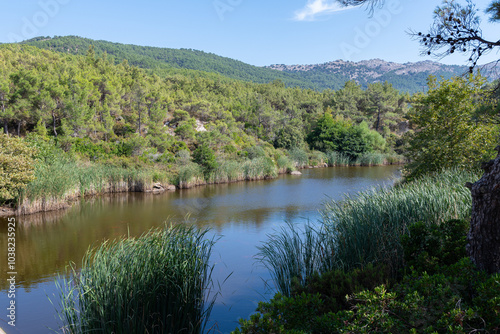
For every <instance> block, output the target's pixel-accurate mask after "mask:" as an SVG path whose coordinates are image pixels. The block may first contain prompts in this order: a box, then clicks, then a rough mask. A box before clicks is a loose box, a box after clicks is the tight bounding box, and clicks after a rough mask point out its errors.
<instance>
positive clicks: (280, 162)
mask: <svg viewBox="0 0 500 334" xmlns="http://www.w3.org/2000/svg"><path fill="white" fill-rule="evenodd" d="M276 167H277V168H278V173H279V174H285V173H289V172H291V171H293V170H294V167H293V162H292V161H291V160H290V159H289V158H288V157H287V156H285V155H280V156H279V157H278V159H276Z"/></svg>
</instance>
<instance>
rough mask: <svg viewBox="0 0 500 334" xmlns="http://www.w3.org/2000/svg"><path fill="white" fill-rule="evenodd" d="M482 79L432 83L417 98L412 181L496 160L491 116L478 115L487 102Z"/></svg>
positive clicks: (411, 114)
mask: <svg viewBox="0 0 500 334" xmlns="http://www.w3.org/2000/svg"><path fill="white" fill-rule="evenodd" d="M484 83H485V79H484V78H482V77H480V76H479V75H476V76H473V75H470V76H469V77H468V78H462V77H455V78H452V79H450V80H444V81H442V82H441V83H439V84H438V82H437V80H436V78H434V77H431V78H430V79H429V81H428V85H429V91H428V93H427V94H425V95H424V94H420V95H417V96H416V97H415V98H414V101H413V108H412V109H411V111H410V112H409V114H408V118H409V119H410V121H411V123H412V125H414V126H416V127H417V129H418V130H417V131H416V132H415V133H413V134H412V135H411V136H410V140H409V147H408V151H407V152H406V156H407V158H408V159H409V160H411V161H412V162H411V163H410V164H409V165H408V167H407V170H408V171H409V172H410V174H409V175H408V177H409V178H413V177H418V176H420V175H422V174H425V173H428V172H436V171H439V170H441V169H442V168H449V167H460V168H462V169H470V168H478V167H479V166H480V165H481V162H483V161H486V160H489V159H491V158H492V157H494V155H495V151H494V148H495V146H496V141H497V140H496V137H497V128H496V127H495V126H494V125H492V124H491V122H490V120H491V119H490V117H489V116H488V115H481V114H478V113H476V112H475V111H476V110H477V108H478V107H479V106H481V105H482V104H483V103H485V102H486V100H487V97H486V92H485V91H484V90H483V89H482V87H483V85H484Z"/></svg>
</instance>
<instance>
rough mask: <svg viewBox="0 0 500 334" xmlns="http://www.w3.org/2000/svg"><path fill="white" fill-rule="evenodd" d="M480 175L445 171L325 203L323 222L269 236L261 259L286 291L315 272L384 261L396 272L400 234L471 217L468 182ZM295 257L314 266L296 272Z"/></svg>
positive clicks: (400, 257)
mask: <svg viewBox="0 0 500 334" xmlns="http://www.w3.org/2000/svg"><path fill="white" fill-rule="evenodd" d="M479 177H480V174H479V173H477V172H466V171H459V170H447V171H443V172H441V173H439V174H434V175H429V176H425V177H422V178H420V179H417V180H415V181H412V182H411V183H407V184H402V185H399V186H396V187H394V188H392V189H387V188H381V189H377V190H375V189H373V190H370V191H365V192H361V193H359V194H357V195H356V196H347V197H346V198H345V199H344V200H343V201H341V202H335V201H330V202H327V203H326V204H325V206H324V208H323V209H322V212H321V213H322V219H321V222H320V224H319V226H316V227H315V228H312V227H308V228H307V229H306V232H305V233H299V232H297V231H296V228H294V227H289V228H288V230H289V231H288V232H287V231H281V232H280V233H278V234H276V235H272V236H270V238H269V240H268V241H267V242H265V243H264V245H263V246H262V247H261V253H260V255H261V260H262V262H263V263H264V264H265V265H266V266H267V267H268V268H269V269H270V271H271V273H272V276H273V278H274V279H275V284H276V285H277V287H278V288H279V289H280V291H281V292H283V293H285V294H286V293H287V292H288V291H289V287H290V284H291V282H292V280H293V279H294V278H298V279H299V281H301V282H302V283H304V282H305V281H306V280H307V279H308V278H309V277H310V272H311V271H314V270H316V271H317V272H318V273H323V272H325V271H329V270H333V269H342V270H345V271H349V270H352V269H354V268H359V267H361V268H362V267H365V266H366V265H368V264H370V263H372V264H379V263H383V264H386V265H388V266H389V268H391V269H392V272H393V274H396V273H397V271H398V269H399V268H401V267H402V265H403V250H402V245H401V236H402V235H403V234H405V233H407V232H408V227H409V225H411V224H413V223H415V222H418V221H423V222H425V223H437V224H440V223H443V222H445V221H448V220H450V219H466V218H468V217H469V216H470V210H471V195H470V191H469V190H468V189H467V188H465V187H464V184H465V183H466V182H473V181H475V180H477V179H479ZM304 259H306V260H304ZM294 261H299V262H300V265H299V266H302V267H303V268H312V269H307V270H306V269H303V270H298V269H297V265H295V264H294V263H295V262H294ZM310 262H311V263H310Z"/></svg>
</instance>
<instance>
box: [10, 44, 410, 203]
mask: <svg viewBox="0 0 500 334" xmlns="http://www.w3.org/2000/svg"><path fill="white" fill-rule="evenodd" d="M408 101H409V96H408V95H407V94H402V93H399V92H398V91H397V90H395V89H394V88H393V87H392V86H391V85H390V84H388V83H376V84H372V85H370V86H369V87H368V89H366V90H363V89H361V87H360V86H359V85H357V84H356V83H354V82H348V83H346V84H345V87H344V88H343V89H341V90H339V91H331V90H325V91H322V92H319V91H314V90H310V89H300V88H287V87H285V85H284V84H283V83H282V82H279V81H274V82H272V83H268V84H256V83H249V82H243V81H237V80H233V79H229V78H224V77H220V76H217V77H214V76H201V75H200V76H199V77H192V76H183V75H181V74H175V75H174V74H172V75H166V76H165V77H161V78H160V77H159V76H157V75H154V74H151V73H149V72H147V71H145V70H142V69H139V68H137V67H133V66H130V65H129V64H128V63H127V62H126V61H124V62H123V63H120V64H118V65H116V64H115V60H110V59H108V58H107V56H106V55H105V54H103V55H102V56H100V57H98V56H96V55H95V54H94V50H93V49H92V48H90V49H89V50H88V52H87V55H86V56H71V55H67V54H61V53H56V52H51V51H46V50H40V49H37V48H35V47H31V46H27V45H2V46H0V106H1V112H0V123H1V124H2V126H3V132H4V134H5V135H8V136H11V137H12V136H15V137H18V138H21V139H20V140H21V142H24V143H25V144H26V145H27V147H29V149H30V150H31V149H33V150H34V151H33V152H31V153H29V154H24V155H26V156H27V157H26V159H28V158H29V159H33V164H32V167H33V168H34V169H33V171H32V173H33V178H34V180H32V179H30V178H26V179H23V180H22V182H17V183H15V185H14V184H11V185H10V186H11V187H14V188H15V189H11V190H9V191H5V192H2V196H1V198H0V201H1V202H2V203H3V204H4V205H5V204H6V205H10V206H15V207H17V208H18V210H17V212H18V213H31V212H35V211H40V210H42V211H45V210H50V209H57V208H60V207H64V206H66V205H67V202H68V201H70V200H72V199H75V198H78V197H81V196H86V195H94V194H99V193H104V192H119V191H151V190H153V188H154V187H156V188H154V189H160V190H161V189H165V188H166V187H167V186H168V185H175V186H177V187H179V188H189V187H192V186H196V185H201V184H207V183H222V182H233V181H240V180H257V179H266V178H273V177H276V176H277V175H278V174H279V173H286V172H290V171H293V170H295V169H298V168H304V167H308V166H311V167H320V166H327V165H330V166H347V165H356V166H361V165H363V166H371V165H380V164H386V163H400V162H402V161H403V160H404V158H403V157H402V155H401V154H402V153H403V151H404V146H405V139H404V137H403V133H404V132H406V131H407V130H408V126H407V123H406V118H405V117H406V116H405V115H406V113H407V110H408ZM330 143H335V145H333V144H330ZM348 143H349V145H347V144H348ZM10 157H12V155H9V156H7V159H10ZM2 173H3V174H2V175H3V176H4V177H5V178H7V177H8V176H7V175H8V174H9V173H11V172H9V171H7V169H5V170H4V171H3V172H2ZM30 175H31V174H30Z"/></svg>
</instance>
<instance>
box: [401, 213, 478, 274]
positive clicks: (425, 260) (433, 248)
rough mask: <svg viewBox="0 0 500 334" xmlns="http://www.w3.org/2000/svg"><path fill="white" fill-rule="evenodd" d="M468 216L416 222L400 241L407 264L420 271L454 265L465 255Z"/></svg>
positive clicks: (430, 271) (468, 226)
mask: <svg viewBox="0 0 500 334" xmlns="http://www.w3.org/2000/svg"><path fill="white" fill-rule="evenodd" d="M469 228H470V224H469V222H468V221H466V220H450V221H447V222H444V223H441V224H436V223H430V224H425V223H424V222H421V221H420V222H417V223H415V224H412V225H410V226H409V228H408V233H407V234H405V235H403V237H402V240H401V244H402V245H403V250H404V259H405V263H406V265H407V266H411V267H413V268H414V269H415V270H417V271H419V272H423V271H426V272H428V273H435V272H437V271H438V270H439V269H440V267H441V266H443V265H445V266H448V265H451V264H454V263H456V262H458V261H459V260H460V259H462V258H463V257H465V256H466V255H467V254H466V250H465V246H466V244H467V240H466V239H467V232H468V231H469Z"/></svg>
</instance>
